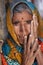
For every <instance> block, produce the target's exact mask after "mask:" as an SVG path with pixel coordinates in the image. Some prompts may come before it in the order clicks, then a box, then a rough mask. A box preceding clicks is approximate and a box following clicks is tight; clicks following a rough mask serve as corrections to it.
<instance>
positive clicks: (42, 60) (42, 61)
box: [36, 48, 43, 65]
mask: <svg viewBox="0 0 43 65" xmlns="http://www.w3.org/2000/svg"><path fill="white" fill-rule="evenodd" d="M36 59H37V62H38V65H43V53H42V52H41V50H40V48H39V51H38V54H37V56H36Z"/></svg>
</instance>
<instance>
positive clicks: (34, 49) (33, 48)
mask: <svg viewBox="0 0 43 65" xmlns="http://www.w3.org/2000/svg"><path fill="white" fill-rule="evenodd" d="M38 46H39V45H38V39H36V40H35V42H34V44H33V46H32V49H31V55H33V53H35V52H36V51H37V49H38Z"/></svg>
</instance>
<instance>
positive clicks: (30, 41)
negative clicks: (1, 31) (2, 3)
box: [2, 0, 43, 65]
mask: <svg viewBox="0 0 43 65" xmlns="http://www.w3.org/2000/svg"><path fill="white" fill-rule="evenodd" d="M37 17H38V15H37V11H36V8H35V7H34V5H33V4H32V3H31V2H27V1H24V0H22V1H19V2H17V3H15V4H13V5H12V6H11V8H8V11H7V29H8V36H7V39H6V41H5V42H4V44H3V46H2V65H43V62H42V60H43V58H42V57H43V55H42V52H41V50H40V46H39V45H38V35H37V29H38V23H39V21H38V18H37Z"/></svg>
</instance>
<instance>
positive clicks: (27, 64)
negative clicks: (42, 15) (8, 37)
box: [23, 15, 39, 65]
mask: <svg viewBox="0 0 43 65" xmlns="http://www.w3.org/2000/svg"><path fill="white" fill-rule="evenodd" d="M34 18H35V15H33V21H32V22H31V35H30V36H29V40H28V43H27V42H26V40H27V37H25V41H24V54H23V65H32V64H33V63H34V60H35V58H36V55H37V53H38V51H39V48H38V39H37V27H38V23H37V20H35V19H36V18H35V19H34ZM35 21H36V22H35Z"/></svg>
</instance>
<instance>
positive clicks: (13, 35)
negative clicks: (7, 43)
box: [6, 9, 20, 45]
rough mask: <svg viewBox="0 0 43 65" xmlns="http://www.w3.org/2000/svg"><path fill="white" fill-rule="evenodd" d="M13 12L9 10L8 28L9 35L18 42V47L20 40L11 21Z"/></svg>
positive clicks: (7, 17)
mask: <svg viewBox="0 0 43 65" xmlns="http://www.w3.org/2000/svg"><path fill="white" fill-rule="evenodd" d="M10 16H11V12H10V9H8V11H7V16H6V19H7V28H8V31H9V33H10V34H11V36H12V38H13V39H14V40H15V41H16V42H17V44H18V45H20V44H19V40H18V39H17V36H16V34H15V33H14V30H13V25H12V21H11V17H10Z"/></svg>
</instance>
